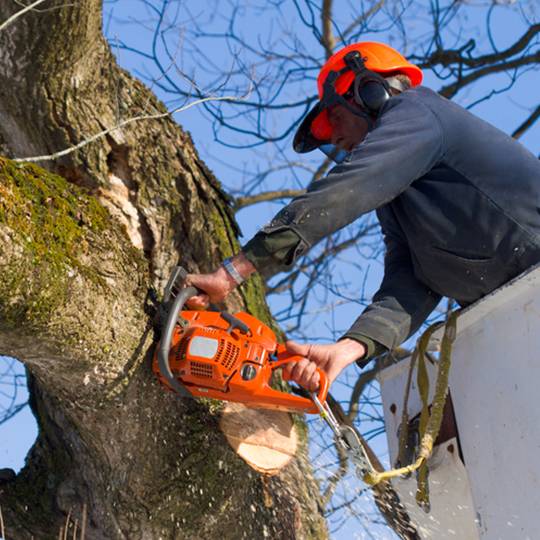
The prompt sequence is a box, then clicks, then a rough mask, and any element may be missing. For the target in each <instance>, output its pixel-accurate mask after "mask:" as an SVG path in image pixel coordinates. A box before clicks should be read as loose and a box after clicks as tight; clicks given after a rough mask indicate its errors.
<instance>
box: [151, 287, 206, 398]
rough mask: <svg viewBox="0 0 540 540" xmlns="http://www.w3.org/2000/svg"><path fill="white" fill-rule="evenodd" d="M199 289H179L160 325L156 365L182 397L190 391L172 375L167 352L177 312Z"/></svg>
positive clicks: (169, 348)
mask: <svg viewBox="0 0 540 540" xmlns="http://www.w3.org/2000/svg"><path fill="white" fill-rule="evenodd" d="M199 292H200V291H199V290H198V289H197V288H196V287H186V288H185V289H181V290H180V291H179V292H178V294H177V295H176V296H175V298H174V301H173V303H172V306H171V307H170V309H169V313H168V315H167V319H166V320H165V323H164V324H163V327H162V331H161V332H162V333H161V340H160V343H159V349H158V366H159V371H160V373H161V374H162V375H163V377H165V379H166V380H167V382H168V383H169V385H170V386H171V387H172V388H174V390H176V391H177V392H178V393H179V394H180V395H181V396H182V397H192V396H191V392H190V391H189V390H188V389H187V388H186V387H185V386H184V385H183V384H180V383H179V382H178V381H177V379H176V378H175V376H174V375H173V373H172V371H171V368H170V366H169V352H170V350H171V341H172V336H173V333H174V328H175V326H176V322H177V321H178V314H179V313H180V311H182V308H183V307H184V304H185V303H186V302H187V301H188V300H189V299H190V298H191V297H193V296H197V295H198V294H199Z"/></svg>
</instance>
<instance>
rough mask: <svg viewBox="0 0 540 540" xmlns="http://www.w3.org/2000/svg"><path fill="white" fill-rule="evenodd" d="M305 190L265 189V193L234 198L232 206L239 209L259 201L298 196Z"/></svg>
mask: <svg viewBox="0 0 540 540" xmlns="http://www.w3.org/2000/svg"><path fill="white" fill-rule="evenodd" d="M305 192H306V190H305V189H281V190H278V191H266V192H265V193H258V194H257V195H250V196H247V197H238V198H237V199H235V201H234V204H233V207H234V209H235V210H240V209H241V208H245V207H246V206H251V205H253V204H257V203H260V202H265V201H275V200H279V199H290V198H292V197H298V195H302V194H303V193H305Z"/></svg>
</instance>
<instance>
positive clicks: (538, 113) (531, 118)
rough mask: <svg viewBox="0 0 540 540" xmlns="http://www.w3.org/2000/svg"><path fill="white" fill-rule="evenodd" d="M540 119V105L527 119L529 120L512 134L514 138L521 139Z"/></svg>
mask: <svg viewBox="0 0 540 540" xmlns="http://www.w3.org/2000/svg"><path fill="white" fill-rule="evenodd" d="M538 118H540V105H538V107H536V109H535V110H534V111H533V112H532V113H531V115H530V116H529V118H527V120H525V122H523V123H522V124H521V125H520V126H519V127H518V128H517V129H516V130H515V131H514V133H512V137H514V139H519V138H520V137H521V136H522V135H523V134H524V133H525V132H526V131H527V130H528V129H529V128H530V127H531V126H532V125H533V124H534V123H535V122H536V121H537V120H538Z"/></svg>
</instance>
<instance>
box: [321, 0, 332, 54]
mask: <svg viewBox="0 0 540 540" xmlns="http://www.w3.org/2000/svg"><path fill="white" fill-rule="evenodd" d="M321 22H322V31H323V32H322V45H323V47H324V50H325V51H326V58H330V57H331V56H332V54H333V53H334V48H335V46H336V38H335V37H334V34H333V32H332V0H323V5H322V11H321Z"/></svg>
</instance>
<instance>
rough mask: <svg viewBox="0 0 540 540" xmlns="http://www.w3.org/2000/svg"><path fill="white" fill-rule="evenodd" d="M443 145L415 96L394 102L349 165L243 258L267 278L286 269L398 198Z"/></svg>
mask: <svg viewBox="0 0 540 540" xmlns="http://www.w3.org/2000/svg"><path fill="white" fill-rule="evenodd" d="M442 146H443V144H442V135H441V129H440V125H439V121H438V119H437V117H436V116H435V115H434V114H433V112H432V111H431V109H429V108H428V107H427V106H426V105H424V104H423V103H422V101H421V99H419V97H418V96H417V95H416V94H410V93H408V92H404V93H403V94H401V95H399V96H395V97H393V98H392V99H391V100H389V102H388V103H387V104H386V105H385V108H384V109H383V111H382V113H381V115H380V116H379V119H378V120H377V122H376V123H375V127H374V128H373V129H372V130H371V131H370V132H369V134H368V135H367V137H366V139H365V140H364V141H363V142H362V143H361V144H360V145H358V147H357V148H356V149H355V150H354V151H353V152H351V154H350V155H349V157H348V158H347V160H346V161H345V162H344V163H342V164H340V165H338V166H336V167H334V168H333V169H332V170H331V171H330V172H329V173H328V175H327V176H326V177H325V178H324V179H322V180H318V181H316V182H314V183H312V184H311V185H310V186H309V188H308V190H307V192H306V193H305V194H303V195H301V196H299V197H296V198H295V199H293V200H292V201H291V202H290V203H289V204H288V205H287V206H286V207H284V208H283V209H282V210H281V211H280V212H279V213H278V214H277V215H276V216H275V217H274V219H273V220H272V221H271V222H270V224H269V225H267V226H266V227H264V228H263V229H262V230H261V231H259V233H257V235H255V237H254V238H253V239H252V240H250V241H249V242H248V243H247V244H246V245H245V246H244V248H243V251H244V253H245V254H246V256H247V257H248V259H250V260H251V262H252V263H253V264H254V265H255V267H256V268H257V270H259V271H260V272H261V273H262V274H263V275H264V276H266V277H268V276H271V275H272V274H274V273H276V272H277V271H280V270H288V269H289V268H290V267H291V266H292V263H293V262H294V260H296V259H297V258H298V257H299V256H301V255H303V254H304V253H305V252H306V251H307V250H309V249H310V248H311V247H312V246H313V245H315V244H316V243H317V242H319V240H321V239H322V238H324V237H326V236H328V235H330V234H331V233H333V232H335V231H337V230H339V229H341V228H342V227H344V226H346V225H348V224H349V223H352V222H353V221H355V220H356V219H357V218H359V217H360V216H362V215H363V214H366V213H367V212H370V211H371V210H374V209H376V208H379V207H381V206H383V205H385V204H386V203H388V202H390V201H391V200H393V199H394V198H396V197H397V196H399V195H400V193H402V192H403V191H404V190H405V189H407V187H408V186H410V184H411V183H412V182H414V180H416V179H417V178H419V177H421V176H423V175H424V174H425V173H426V172H427V171H429V170H430V169H431V168H432V167H433V166H434V165H435V164H436V163H437V162H438V161H440V159H441V157H442V153H443V150H442ZM285 237H286V238H285Z"/></svg>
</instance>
